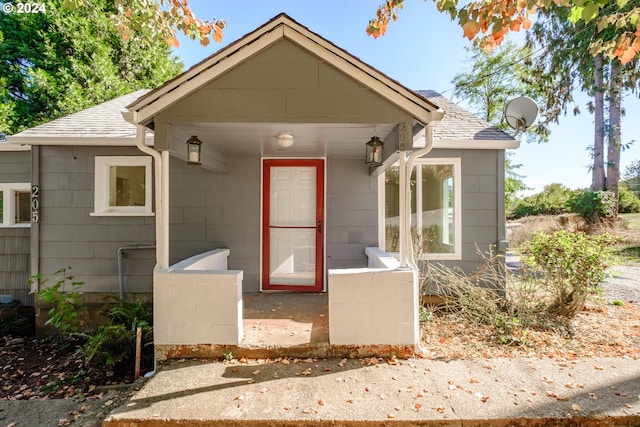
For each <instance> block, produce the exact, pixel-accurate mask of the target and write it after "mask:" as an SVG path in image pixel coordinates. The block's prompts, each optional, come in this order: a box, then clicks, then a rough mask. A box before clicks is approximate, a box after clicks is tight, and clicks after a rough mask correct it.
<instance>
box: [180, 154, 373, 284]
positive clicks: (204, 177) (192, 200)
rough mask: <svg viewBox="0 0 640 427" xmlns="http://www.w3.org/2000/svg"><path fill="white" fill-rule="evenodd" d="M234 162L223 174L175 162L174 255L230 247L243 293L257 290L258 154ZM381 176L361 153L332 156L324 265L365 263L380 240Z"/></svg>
mask: <svg viewBox="0 0 640 427" xmlns="http://www.w3.org/2000/svg"><path fill="white" fill-rule="evenodd" d="M172 160H173V159H172ZM229 162H230V168H229V170H230V172H229V173H228V174H226V175H220V174H212V173H209V172H206V171H204V170H202V169H201V168H197V167H193V166H189V165H186V164H185V163H184V162H183V161H180V160H173V161H172V162H171V182H170V188H171V192H170V195H169V198H170V205H171V208H170V262H171V263H175V262H178V261H180V260H182V259H184V258H187V257H189V256H192V255H195V254H198V253H201V252H204V251H206V250H209V249H215V248H222V247H224V248H229V249H230V250H231V254H230V256H229V259H228V267H229V269H237V270H243V272H244V274H243V277H244V278H243V289H244V291H245V292H258V291H259V290H260V224H261V217H260V203H261V201H260V194H261V190H260V185H261V176H260V174H261V165H260V162H261V159H260V158H254V157H232V158H230V159H229ZM376 182H377V180H376V178H374V177H372V176H370V175H369V173H368V168H367V167H366V166H365V165H364V164H363V162H362V161H361V160H344V159H328V160H327V163H326V234H325V236H326V237H325V238H326V259H327V266H326V267H327V268H346V267H365V266H366V262H367V261H366V258H365V255H364V249H365V247H367V246H376V245H377V214H376V210H377V189H376Z"/></svg>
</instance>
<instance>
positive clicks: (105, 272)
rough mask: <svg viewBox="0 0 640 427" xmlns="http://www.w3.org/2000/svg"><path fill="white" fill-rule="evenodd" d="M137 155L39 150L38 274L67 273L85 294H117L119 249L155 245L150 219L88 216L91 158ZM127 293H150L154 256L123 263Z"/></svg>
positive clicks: (141, 254) (132, 255)
mask: <svg viewBox="0 0 640 427" xmlns="http://www.w3.org/2000/svg"><path fill="white" fill-rule="evenodd" d="M114 155H118V156H126V155H140V151H139V150H138V149H136V148H128V147H124V148H122V147H120V148H111V147H69V146H42V148H41V151H40V194H41V195H40V272H41V273H42V274H43V275H45V276H47V275H51V274H52V273H54V272H55V271H57V270H58V269H60V268H64V267H71V273H72V274H73V275H74V276H75V280H78V281H82V282H84V287H83V289H82V290H83V291H84V292H99V293H115V294H118V292H119V274H118V262H117V252H118V249H119V248H120V247H123V246H127V245H134V244H149V243H154V242H155V225H154V224H155V220H154V217H152V216H151V217H150V216H125V217H110V216H91V212H93V208H94V168H95V156H114ZM123 265H124V273H125V277H124V284H125V288H126V292H127V293H131V292H135V293H147V292H151V291H152V272H153V267H154V265H155V252H154V251H153V250H145V251H130V252H128V253H127V256H126V257H125V259H124V262H123Z"/></svg>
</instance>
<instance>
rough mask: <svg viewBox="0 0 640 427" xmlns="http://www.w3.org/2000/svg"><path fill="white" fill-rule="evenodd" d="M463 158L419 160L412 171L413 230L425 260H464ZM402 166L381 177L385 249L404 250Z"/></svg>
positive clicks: (420, 254) (415, 244)
mask: <svg viewBox="0 0 640 427" xmlns="http://www.w3.org/2000/svg"><path fill="white" fill-rule="evenodd" d="M460 180H461V178H460V159H459V158H441V159H418V160H416V162H415V163H414V168H413V171H412V172H411V233H412V236H413V243H414V251H415V253H416V256H417V257H418V256H420V257H421V258H423V259H441V260H444V259H460V258H461V256H462V254H461V250H462V248H461V247H462V239H461V228H462V227H461V224H462V222H461V219H462V218H461V217H462V209H461V200H460V199H461V192H460ZM399 193H400V185H399V167H398V165H394V166H391V167H390V168H389V169H387V170H386V172H385V173H384V174H383V175H382V176H381V177H380V182H379V194H380V197H381V201H383V203H384V204H383V205H381V212H380V220H379V222H380V230H384V232H381V233H380V241H381V242H380V244H381V247H383V248H384V250H385V252H388V253H396V252H398V251H399V250H400V245H399V242H400V239H399V237H400V232H399V225H400V221H399V219H400V194H399Z"/></svg>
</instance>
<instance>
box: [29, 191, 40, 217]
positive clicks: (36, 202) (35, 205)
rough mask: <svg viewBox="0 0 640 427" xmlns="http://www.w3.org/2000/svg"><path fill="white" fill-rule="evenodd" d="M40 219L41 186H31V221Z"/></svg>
mask: <svg viewBox="0 0 640 427" xmlns="http://www.w3.org/2000/svg"><path fill="white" fill-rule="evenodd" d="M39 220H40V186H39V185H32V186H31V222H33V223H36V222H38V221H39Z"/></svg>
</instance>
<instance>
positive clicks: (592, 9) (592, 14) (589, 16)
mask: <svg viewBox="0 0 640 427" xmlns="http://www.w3.org/2000/svg"><path fill="white" fill-rule="evenodd" d="M599 10H600V5H598V4H596V3H590V4H588V5H586V6H585V7H584V9H583V10H582V14H581V17H582V19H583V20H584V21H585V22H590V21H592V20H594V19H595V18H596V16H598V11H599Z"/></svg>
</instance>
